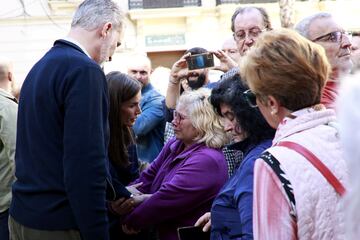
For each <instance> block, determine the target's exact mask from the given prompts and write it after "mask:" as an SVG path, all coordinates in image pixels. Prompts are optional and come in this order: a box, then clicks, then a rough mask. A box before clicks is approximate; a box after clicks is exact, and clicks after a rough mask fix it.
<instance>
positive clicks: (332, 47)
mask: <svg viewBox="0 0 360 240" xmlns="http://www.w3.org/2000/svg"><path fill="white" fill-rule="evenodd" d="M336 31H340V32H341V31H344V29H343V28H341V27H340V26H339V25H338V24H337V23H336V22H335V21H334V19H333V18H332V17H326V18H318V19H315V20H314V21H313V22H312V23H311V24H310V26H309V39H310V40H314V39H318V38H320V37H321V36H325V37H324V38H321V39H319V40H317V41H315V42H316V43H317V44H320V45H321V46H322V47H323V48H324V49H325V52H326V56H327V58H328V60H329V62H330V64H331V68H332V69H333V71H338V72H344V73H348V72H350V70H351V68H352V62H351V54H350V53H351V52H350V47H351V43H350V39H349V37H348V36H347V35H346V34H341V38H339V39H340V40H338V41H336V38H334V37H332V36H331V34H330V33H333V32H336ZM328 34H330V35H328Z"/></svg>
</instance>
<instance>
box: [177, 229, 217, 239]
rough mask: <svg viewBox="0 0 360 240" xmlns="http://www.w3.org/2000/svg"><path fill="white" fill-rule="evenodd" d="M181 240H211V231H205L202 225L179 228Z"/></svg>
mask: <svg viewBox="0 0 360 240" xmlns="http://www.w3.org/2000/svg"><path fill="white" fill-rule="evenodd" d="M178 237H179V240H209V239H210V231H208V232H203V231H202V228H201V227H195V226H188V227H180V228H178Z"/></svg>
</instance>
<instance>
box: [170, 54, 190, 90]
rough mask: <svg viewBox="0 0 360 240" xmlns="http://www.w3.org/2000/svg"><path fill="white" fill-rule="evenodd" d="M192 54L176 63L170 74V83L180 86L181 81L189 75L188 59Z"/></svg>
mask: <svg viewBox="0 0 360 240" xmlns="http://www.w3.org/2000/svg"><path fill="white" fill-rule="evenodd" d="M190 55H191V53H187V54H185V55H183V56H182V57H181V58H180V59H179V60H178V61H176V62H175V63H174V65H173V66H172V68H171V72H170V80H169V81H170V82H172V83H174V84H179V83H180V80H181V79H183V78H185V77H186V76H187V75H188V72H189V70H188V66H187V62H186V58H188V57H190Z"/></svg>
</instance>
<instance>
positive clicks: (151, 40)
mask: <svg viewBox="0 0 360 240" xmlns="http://www.w3.org/2000/svg"><path fill="white" fill-rule="evenodd" d="M184 44H185V35H184V34H171V35H150V36H145V45H146V46H147V47H156V46H167V45H184Z"/></svg>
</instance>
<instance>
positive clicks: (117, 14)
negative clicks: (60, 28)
mask: <svg viewBox="0 0 360 240" xmlns="http://www.w3.org/2000/svg"><path fill="white" fill-rule="evenodd" d="M123 21H124V14H123V12H122V11H121V10H120V8H119V6H118V5H117V4H116V3H115V2H113V1H112V0H85V1H83V2H82V3H81V4H80V5H79V7H78V8H77V10H76V12H75V14H74V17H73V20H72V22H71V27H81V28H83V29H86V30H88V31H91V30H94V29H96V28H98V27H100V26H101V25H102V24H104V23H107V22H111V23H112V24H113V28H114V29H116V30H118V31H121V30H122V28H123Z"/></svg>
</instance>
